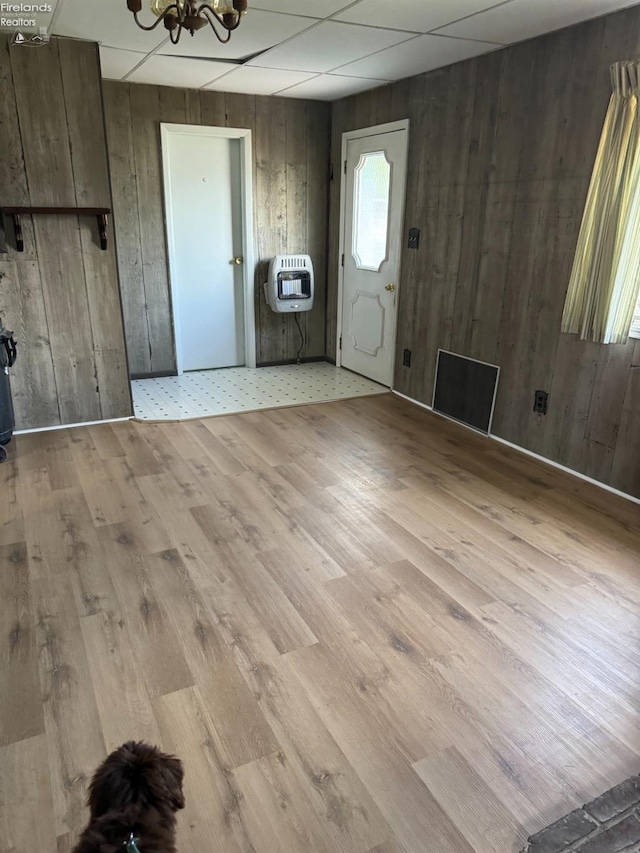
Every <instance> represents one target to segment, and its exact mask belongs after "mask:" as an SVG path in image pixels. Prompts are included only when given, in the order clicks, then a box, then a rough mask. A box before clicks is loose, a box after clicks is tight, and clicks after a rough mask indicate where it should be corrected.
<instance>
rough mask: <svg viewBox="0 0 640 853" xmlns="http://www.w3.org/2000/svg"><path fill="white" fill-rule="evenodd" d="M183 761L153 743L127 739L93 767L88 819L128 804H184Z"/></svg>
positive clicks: (162, 808) (144, 806) (173, 806)
mask: <svg viewBox="0 0 640 853" xmlns="http://www.w3.org/2000/svg"><path fill="white" fill-rule="evenodd" d="M182 777H183V770H182V762H181V761H180V760H179V759H178V758H174V757H173V756H172V755H166V754H165V753H164V752H160V750H159V749H157V748H156V747H155V746H149V745H148V744H146V743H136V742H135V741H129V742H128V743H125V744H123V745H122V746H121V747H120V748H119V749H116V750H115V752H112V753H111V755H110V756H109V757H108V758H107V759H106V760H105V761H104V762H103V764H102V765H101V766H100V767H99V768H98V769H97V770H96V773H95V775H94V777H93V779H92V781H91V786H90V788H89V808H90V810H91V819H92V820H96V819H97V818H99V817H101V816H102V815H104V814H106V813H107V812H124V811H125V810H126V809H128V808H129V807H130V806H137V807H138V808H140V809H143V810H144V809H147V808H154V809H157V810H158V811H160V812H163V811H166V809H167V807H168V808H169V809H170V810H171V811H172V812H175V811H177V810H178V809H182V808H184V795H183V793H182Z"/></svg>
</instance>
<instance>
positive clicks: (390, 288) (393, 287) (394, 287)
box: [384, 282, 396, 293]
mask: <svg viewBox="0 0 640 853" xmlns="http://www.w3.org/2000/svg"><path fill="white" fill-rule="evenodd" d="M384 289H385V290H388V291H389V293H393V291H394V290H395V289H396V286H395V284H393V282H392V283H391V284H386V285H385V288H384Z"/></svg>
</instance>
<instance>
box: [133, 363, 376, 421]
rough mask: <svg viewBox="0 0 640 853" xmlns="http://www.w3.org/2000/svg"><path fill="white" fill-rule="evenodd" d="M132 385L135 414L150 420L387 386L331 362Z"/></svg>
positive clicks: (320, 399) (338, 396) (340, 396)
mask: <svg viewBox="0 0 640 853" xmlns="http://www.w3.org/2000/svg"><path fill="white" fill-rule="evenodd" d="M131 387H132V391H133V405H134V412H135V416H136V417H137V418H140V419H141V420H145V421H163V420H188V419H189V418H202V417H207V416H210V415H228V414H232V413H234V412H248V411H254V410H256V409H275V408H280V407H282V406H296V405H303V404H306V403H326V402H329V401H331V400H344V399H347V398H350V397H365V396H369V395H372V394H383V393H385V391H387V390H388V389H387V388H385V387H384V386H383V385H379V384H378V383H377V382H372V381H371V380H370V379H365V377H363V376H358V374H357V373H351V371H349V370H344V369H342V368H339V367H334V366H333V365H332V364H328V363H326V362H313V363H311V364H290V365H284V366H280V367H259V368H250V367H228V368H224V369H220V370H197V371H193V372H189V373H183V374H182V376H166V377H162V378H159V379H135V380H133V382H132V383H131Z"/></svg>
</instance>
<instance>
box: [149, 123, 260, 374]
mask: <svg viewBox="0 0 640 853" xmlns="http://www.w3.org/2000/svg"><path fill="white" fill-rule="evenodd" d="M240 154H241V152H240V142H239V140H237V139H228V138H221V137H215V136H203V135H192V134H189V133H177V132H172V133H171V134H170V135H168V136H167V137H166V138H165V141H164V148H163V156H164V157H165V158H168V169H167V170H166V171H167V174H168V186H167V187H166V205H167V217H168V219H170V220H171V227H170V228H169V233H170V235H171V236H172V239H170V244H171V245H170V247H169V261H170V268H171V287H172V291H173V306H174V326H175V331H176V349H177V350H178V352H177V360H178V370H179V372H182V371H184V370H204V369H209V368H217V367H234V366H237V365H242V364H244V363H245V341H244V293H243V275H242V267H241V266H240V265H236V264H234V263H233V258H234V257H241V256H242V203H241V163H240Z"/></svg>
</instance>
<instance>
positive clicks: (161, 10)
mask: <svg viewBox="0 0 640 853" xmlns="http://www.w3.org/2000/svg"><path fill="white" fill-rule="evenodd" d="M149 5H150V6H151V11H152V12H153V14H154V15H157V17H158V20H157V21H156V22H155V24H151V26H149V27H147V26H145V25H144V24H141V23H140V21H139V20H138V13H139V12H141V11H142V0H127V7H128V9H129V11H130V12H133V17H134V18H135V22H136V24H137V25H138V26H139V27H140V29H141V30H155V28H156V27H157V26H158V25H159V24H160V23H162V21H164V25H165V27H166V28H167V30H169V37H170V39H171V41H172V42H173V44H177V43H178V42H179V41H180V36H181V35H182V31H183V30H188V31H189V32H190V33H191V35H193V34H194V33H195V31H196V30H200V29H202V27H206V26H207V24H209V25H210V27H211V29H212V30H213V31H214V33H215V34H216V38H217V39H218V41H221V42H222V43H223V44H225V43H226V42H228V41H229V39H230V38H231V33H232V32H233V30H236V29H237V28H238V27H239V26H240V20H241V18H242V16H243V15H245V14H246V12H247V5H248V3H247V0H208V2H202V0H150V4H149ZM219 29H221V30H222V31H223V32H224V31H226V36H222V35H220V32H219V31H218V30H219Z"/></svg>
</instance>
